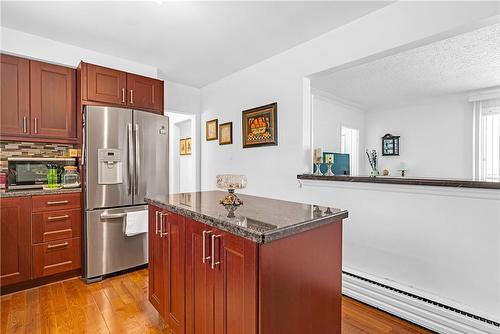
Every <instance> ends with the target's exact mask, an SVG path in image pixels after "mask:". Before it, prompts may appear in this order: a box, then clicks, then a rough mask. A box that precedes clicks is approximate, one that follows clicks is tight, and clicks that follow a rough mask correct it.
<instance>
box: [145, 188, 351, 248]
mask: <svg viewBox="0 0 500 334" xmlns="http://www.w3.org/2000/svg"><path fill="white" fill-rule="evenodd" d="M226 194H227V193H226V192H223V191H206V192H196V193H183V194H174V195H159V196H148V197H146V202H147V203H150V204H153V205H156V206H159V207H161V208H164V209H167V210H169V211H171V212H175V213H177V214H180V215H182V216H186V217H190V218H192V219H194V220H196V221H199V222H202V223H205V224H207V225H210V226H213V227H215V228H219V229H221V230H223V231H226V232H229V233H233V234H235V235H238V236H241V237H244V238H246V239H249V240H252V241H255V242H257V243H267V242H270V241H273V240H277V239H281V238H285V237H287V236H291V235H294V234H297V233H301V232H304V231H307V230H310V229H313V228H315V227H318V226H321V225H324V224H328V223H333V222H336V221H338V220H340V219H344V218H347V216H348V213H347V211H346V210H342V209H335V208H326V207H320V206H316V205H309V204H302V203H295V202H287V201H281V200H276V199H270V198H263V197H256V196H249V195H240V194H238V197H239V198H240V199H241V200H243V205H242V206H240V207H238V208H237V209H236V210H235V211H234V216H235V217H234V218H230V217H228V215H229V211H228V210H226V208H225V207H224V206H222V205H221V204H219V201H220V200H221V199H223V198H224V197H225V196H226Z"/></svg>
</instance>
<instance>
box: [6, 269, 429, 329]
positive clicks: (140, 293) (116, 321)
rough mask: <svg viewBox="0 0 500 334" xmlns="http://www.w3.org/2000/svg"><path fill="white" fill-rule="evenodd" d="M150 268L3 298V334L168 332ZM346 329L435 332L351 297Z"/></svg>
mask: <svg viewBox="0 0 500 334" xmlns="http://www.w3.org/2000/svg"><path fill="white" fill-rule="evenodd" d="M147 288H148V271H147V269H144V270H139V271H135V272H132V273H128V274H124V275H121V276H116V277H112V278H108V279H106V280H104V281H102V282H99V283H94V284H91V285H86V284H84V283H83V282H82V281H80V280H79V279H77V278H76V279H71V280H67V281H63V282H58V283H54V284H50V285H45V286H42V287H39V288H35V289H31V290H27V291H21V292H17V293H14V294H11V295H6V296H2V297H1V306H0V307H1V312H0V313H1V327H0V333H9V334H11V333H12V334H14V333H30V334H31V333H64V334H67V333H93V334H94V333H168V328H167V326H166V325H165V324H164V323H163V321H162V320H161V318H160V316H159V315H158V313H157V312H156V310H155V309H154V308H153V306H152V305H151V304H150V303H149V302H148V299H147ZM342 333H343V334H360V333H375V334H377V333H431V332H429V331H427V330H425V329H422V328H420V327H417V326H415V325H412V324H410V323H408V322H405V321H403V320H401V319H399V318H396V317H393V316H391V315H389V314H387V313H384V312H381V311H379V310H377V309H374V308H371V307H369V306H366V305H364V304H362V303H359V302H357V301H355V300H353V299H350V298H347V297H343V300H342Z"/></svg>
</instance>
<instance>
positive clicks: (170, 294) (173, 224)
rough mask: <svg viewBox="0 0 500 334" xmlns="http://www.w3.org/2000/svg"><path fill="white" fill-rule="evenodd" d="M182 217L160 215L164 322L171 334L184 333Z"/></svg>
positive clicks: (183, 239) (183, 244)
mask: <svg viewBox="0 0 500 334" xmlns="http://www.w3.org/2000/svg"><path fill="white" fill-rule="evenodd" d="M184 219H185V218H184V217H183V216H179V215H176V214H173V213H170V212H166V211H165V212H164V213H162V223H163V224H164V226H163V228H162V229H163V231H166V232H165V233H166V236H165V237H164V239H163V240H164V241H163V245H164V248H165V249H166V251H165V252H164V254H166V255H167V256H166V265H167V266H166V268H167V272H166V273H165V277H164V280H165V282H166V289H165V291H166V310H165V311H166V317H167V318H166V320H167V323H168V325H169V327H170V330H171V331H172V333H173V334H181V333H184V323H185V310H184V306H185V289H184V277H185V275H184V268H185V262H184V260H185V222H184Z"/></svg>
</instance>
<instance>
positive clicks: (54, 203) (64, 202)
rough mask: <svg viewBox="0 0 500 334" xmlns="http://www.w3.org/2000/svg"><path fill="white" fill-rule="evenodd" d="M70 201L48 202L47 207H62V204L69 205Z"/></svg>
mask: <svg viewBox="0 0 500 334" xmlns="http://www.w3.org/2000/svg"><path fill="white" fill-rule="evenodd" d="M68 203H69V201H67V200H66V201H52V202H47V205H60V204H68Z"/></svg>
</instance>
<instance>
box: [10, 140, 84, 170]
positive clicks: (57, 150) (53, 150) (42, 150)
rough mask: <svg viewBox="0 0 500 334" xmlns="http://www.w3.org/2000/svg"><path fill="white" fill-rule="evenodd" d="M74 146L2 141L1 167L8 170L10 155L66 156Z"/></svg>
mask: <svg viewBox="0 0 500 334" xmlns="http://www.w3.org/2000/svg"><path fill="white" fill-rule="evenodd" d="M73 147H74V146H73V145H68V144H49V143H30V142H14V141H0V169H1V171H3V172H5V171H7V158H9V157H39V158H60V157H66V156H67V155H68V153H67V151H68V149H70V148H73Z"/></svg>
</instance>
